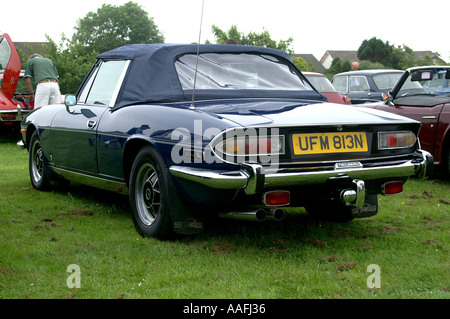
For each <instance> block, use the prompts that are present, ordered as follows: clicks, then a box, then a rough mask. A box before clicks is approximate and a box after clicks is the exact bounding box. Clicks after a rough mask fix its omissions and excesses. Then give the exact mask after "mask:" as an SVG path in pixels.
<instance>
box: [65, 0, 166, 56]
mask: <svg viewBox="0 0 450 319" xmlns="http://www.w3.org/2000/svg"><path fill="white" fill-rule="evenodd" d="M77 24H78V25H77V26H76V27H75V33H74V35H73V38H72V40H73V41H74V42H77V43H82V44H83V45H84V46H86V47H87V49H88V52H92V51H97V52H105V51H109V50H111V49H113V48H116V47H119V46H122V45H125V44H130V43H160V42H164V36H163V35H162V34H161V32H160V31H159V30H158V27H157V26H156V25H155V23H154V21H153V18H150V17H149V15H148V13H147V12H146V11H145V10H143V9H142V7H141V6H140V5H138V4H137V3H134V2H132V1H130V2H127V3H125V4H124V5H122V6H113V5H110V4H104V5H103V6H102V7H101V8H99V9H98V10H97V12H92V11H91V12H89V13H88V14H87V15H86V16H85V17H84V18H83V19H80V20H78V23H77Z"/></svg>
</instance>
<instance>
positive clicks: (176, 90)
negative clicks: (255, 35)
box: [97, 44, 324, 108]
mask: <svg viewBox="0 0 450 319" xmlns="http://www.w3.org/2000/svg"><path fill="white" fill-rule="evenodd" d="M197 50H199V53H200V54H203V53H232V54H242V53H248V54H266V55H272V56H276V57H278V58H280V59H283V60H286V61H288V62H287V63H292V62H291V58H290V56H289V55H288V54H286V53H285V52H283V51H280V50H276V49H271V48H263V47H254V46H245V45H230V44H223V45H220V44H202V45H200V46H198V45H196V44H130V45H125V46H122V47H119V48H116V49H114V50H111V51H108V52H105V53H102V54H100V55H99V56H98V57H97V58H98V59H100V60H130V61H131V64H130V67H129V69H128V72H127V75H126V77H125V79H124V85H123V86H122V89H121V91H120V92H119V96H118V98H117V101H116V105H115V106H114V108H120V107H123V106H126V105H133V104H141V103H151V102H161V103H166V102H177V101H189V100H191V98H192V90H190V91H186V90H184V91H183V89H182V87H181V84H180V81H179V79H178V74H177V71H176V69H175V60H176V59H177V58H178V57H180V56H182V55H184V54H197ZM239 97H241V98H242V97H246V98H252V97H255V98H264V97H275V98H301V99H314V100H324V97H323V96H322V95H321V94H320V93H318V92H316V91H312V90H308V91H305V90H301V89H300V88H299V90H298V91H296V90H294V91H292V90H290V91H278V90H277V91H274V90H270V91H269V90H196V93H195V98H196V100H206V99H217V98H239Z"/></svg>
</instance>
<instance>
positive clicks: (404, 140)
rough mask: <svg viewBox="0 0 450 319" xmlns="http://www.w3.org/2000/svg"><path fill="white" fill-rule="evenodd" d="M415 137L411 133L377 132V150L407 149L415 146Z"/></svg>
mask: <svg viewBox="0 0 450 319" xmlns="http://www.w3.org/2000/svg"><path fill="white" fill-rule="evenodd" d="M416 141H417V137H416V135H415V134H414V133H413V132H409V131H407V132H379V133H378V149H379V150H386V149H394V148H408V147H411V146H413V145H414V144H416Z"/></svg>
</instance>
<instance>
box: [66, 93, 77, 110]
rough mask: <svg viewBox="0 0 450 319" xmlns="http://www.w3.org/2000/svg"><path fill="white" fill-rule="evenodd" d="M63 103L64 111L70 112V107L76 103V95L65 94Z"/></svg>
mask: <svg viewBox="0 0 450 319" xmlns="http://www.w3.org/2000/svg"><path fill="white" fill-rule="evenodd" d="M64 104H65V105H66V111H67V112H69V113H70V114H72V113H73V112H74V111H73V110H71V109H70V107H71V106H75V105H77V97H76V96H75V95H66V97H65V99H64Z"/></svg>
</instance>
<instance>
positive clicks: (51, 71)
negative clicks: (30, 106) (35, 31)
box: [25, 54, 61, 109]
mask: <svg viewBox="0 0 450 319" xmlns="http://www.w3.org/2000/svg"><path fill="white" fill-rule="evenodd" d="M25 78H26V81H27V88H28V92H30V94H31V99H33V98H34V108H35V109H37V108H39V107H42V106H45V105H49V104H60V103H61V92H60V90H59V84H58V78H59V75H58V71H57V70H56V67H55V64H54V63H53V61H52V60H50V59H47V58H43V57H42V56H40V55H39V54H32V55H31V56H30V59H29V60H28V62H27V65H26V68H25ZM31 79H33V80H34V82H35V83H36V94H34V92H33V85H32V83H31Z"/></svg>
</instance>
